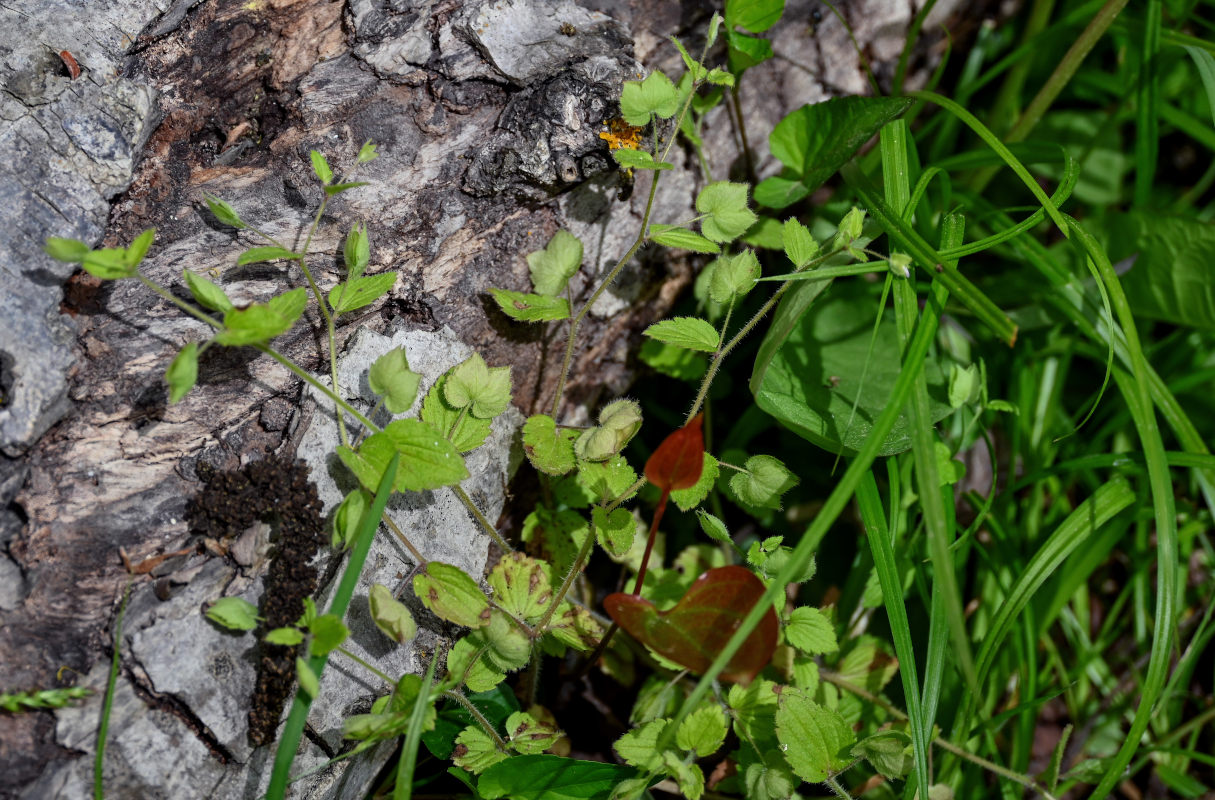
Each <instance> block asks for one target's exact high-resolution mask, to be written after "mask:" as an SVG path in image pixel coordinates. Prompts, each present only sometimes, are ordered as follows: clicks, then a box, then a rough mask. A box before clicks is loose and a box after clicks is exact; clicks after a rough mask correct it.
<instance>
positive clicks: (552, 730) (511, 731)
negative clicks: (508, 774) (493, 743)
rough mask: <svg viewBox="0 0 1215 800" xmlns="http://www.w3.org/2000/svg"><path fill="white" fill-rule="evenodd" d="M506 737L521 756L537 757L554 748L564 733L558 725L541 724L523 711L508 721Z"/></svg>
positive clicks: (511, 716)
mask: <svg viewBox="0 0 1215 800" xmlns="http://www.w3.org/2000/svg"><path fill="white" fill-rule="evenodd" d="M506 735H507V736H508V737H510V746H511V747H512V748H513V749H514V751H515V752H516V753H519V754H520V755H525V756H526V755H535V754H538V753H542V752H544V751H545V750H547V749H549V748H550V747H552V746H553V745H554V744H555V743H556V742H557V740H558V739H559V738H561V736H562V733H561V731H560V730H559V729H558V728H557V726H556V725H553V724H550V723H547V722H541V721H540V720H538V719H536V718H535V717H533V716H532V715H531V714H527V713H525V712H522V711H516V712H515V713H514V714H511V715H510V717H508V718H507V720H506Z"/></svg>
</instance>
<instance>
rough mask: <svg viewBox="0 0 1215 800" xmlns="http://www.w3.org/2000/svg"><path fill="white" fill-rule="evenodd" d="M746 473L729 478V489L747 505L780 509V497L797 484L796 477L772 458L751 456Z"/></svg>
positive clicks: (745, 466) (744, 466)
mask: <svg viewBox="0 0 1215 800" xmlns="http://www.w3.org/2000/svg"><path fill="white" fill-rule="evenodd" d="M743 468H744V469H746V472H737V473H735V474H734V475H731V476H730V488H731V489H733V490H734V493H735V494H737V495H738V496H739V498H740V499H742V501H743V502H744V503H746V504H747V505H752V506H756V507H758V508H780V497H781V495H782V494H784V493H785V492H787V491H789V490H790V489H792V488H793V487H794V486H796V485H797V484H798V479H797V476H796V475H794V474H793V473H792V472H790V471H789V470H788V469H786V468H785V465H784V464H782V463H781V462H780V460H779V459H776V458H773V457H772V456H751V457H750V458H748V459H747V463H746V464H744V465H743Z"/></svg>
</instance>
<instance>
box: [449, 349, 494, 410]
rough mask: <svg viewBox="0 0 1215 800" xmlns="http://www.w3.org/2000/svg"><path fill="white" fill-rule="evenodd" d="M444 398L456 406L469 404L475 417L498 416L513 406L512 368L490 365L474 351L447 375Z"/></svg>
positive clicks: (462, 406) (461, 406) (460, 406)
mask: <svg viewBox="0 0 1215 800" xmlns="http://www.w3.org/2000/svg"><path fill="white" fill-rule="evenodd" d="M443 398H444V399H445V400H447V402H448V403H451V404H452V405H453V406H455V407H456V408H464V407H466V406H470V409H469V410H470V411H471V412H472V415H473V416H474V417H479V418H481V419H491V418H493V417H496V416H497V415H499V414H501V413H502V412H503V411H505V410H506V407H507V406H508V405H510V367H492V368H491V367H488V366H486V364H485V359H483V358H481V354H480V353H473V354H472V355H471V356H469V357H468V359H466V360H465V361H464V362H462V363H460V364H458V365H456V366H455V367H454V368H452V370H451V371H450V372H449V373H448V374H447V382H446V383H445V384H444V385H443Z"/></svg>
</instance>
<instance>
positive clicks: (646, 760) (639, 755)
mask: <svg viewBox="0 0 1215 800" xmlns="http://www.w3.org/2000/svg"><path fill="white" fill-rule="evenodd" d="M669 724H670V720H665V719H656V720H654V721H653V722H647V723H646V724H644V725H642V726H641V727H639V728H634V729H633V730H631V731H629V732H628V733H626V734H624V735H623V736H621V737H620V738H619V739H617V740H616V744H614V745H613V746H612V749H613V750H615V751H616V755H618V756H620V759H621V760H622V761H624V763H626V764H629V765H630V766H634V767H637V768H638V769H644V770H647V771H654V770H659V769H661V768H662V754H661V751H659V749H658V739H659V738H660V737H661V736H662V732H663V731H664V730H665V729H666V727H667V725H669Z"/></svg>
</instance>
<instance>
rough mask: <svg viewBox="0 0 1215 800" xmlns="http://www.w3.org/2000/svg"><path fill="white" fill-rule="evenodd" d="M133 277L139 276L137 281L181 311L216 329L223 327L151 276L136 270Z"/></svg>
mask: <svg viewBox="0 0 1215 800" xmlns="http://www.w3.org/2000/svg"><path fill="white" fill-rule="evenodd" d="M135 277H137V278H139V282H140V283H142V284H143V285H144V286H146V287H148V288H149V289H151V290H152V291H153V292H155V293H156V294H158V295H160V296H161V297H163V298H164V299H165V300H168V301H169V302H170V303H172V304H173V305H175V306H177V307H178V308H180V309H181V310H182V311H184V312H186V313H187V314H189V315H190V316H192V317H194V318H195V319H197V320H199V321H201V322H205V323H207V324H208V325H210V326H211V327H212V328H217V329H218V328H221V327H223V326H222V325H220V324H219V322H217V321H216V320H215V319H214V318H212V317H211V316H209V315H207V314H204V313H203V312H201V311H199V310H198V309H197V308H195V307H194V306H192V305H190V304H189V303H186V302H184V301H182V300H181V299H179V298H178V297H177V296H176V295H174V294H173V293H172V292H170V291H169V290H168V289H166V288H165V287H163V286H161V285H160V284H159V283H157V282H156V281H154V280H152V279H151V278H148V277H146V276H145V275H144V274H143V273H142V272H136V273H135Z"/></svg>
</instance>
